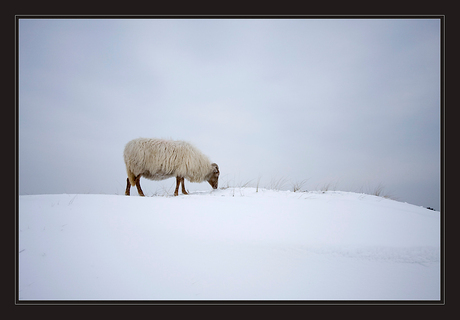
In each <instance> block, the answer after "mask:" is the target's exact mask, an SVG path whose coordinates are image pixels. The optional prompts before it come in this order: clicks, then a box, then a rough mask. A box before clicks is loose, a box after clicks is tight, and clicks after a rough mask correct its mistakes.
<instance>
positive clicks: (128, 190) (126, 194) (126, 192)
mask: <svg viewBox="0 0 460 320" xmlns="http://www.w3.org/2000/svg"><path fill="white" fill-rule="evenodd" d="M126 181H127V182H128V183H127V184H126V191H125V196H129V193H130V190H131V183H129V178H127V179H126Z"/></svg>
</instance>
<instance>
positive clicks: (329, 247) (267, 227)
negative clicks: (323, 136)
mask: <svg viewBox="0 0 460 320" xmlns="http://www.w3.org/2000/svg"><path fill="white" fill-rule="evenodd" d="M133 191H134V190H132V192H133ZM133 193H135V192H133ZM18 229H19V230H18V232H19V244H18V245H19V286H18V291H19V299H20V300H46V299H52V300H73V299H79V300H81V299H83V300H93V299H96V300H111V299H122V300H163V299H166V300H183V299H186V300H200V299H205V300H227V299H230V300H246V299H249V300H260V299H261V300H272V299H273V300H285V299H288V300H356V299H357V300H426V299H428V300H439V299H440V213H439V212H437V211H432V210H428V209H425V208H422V207H418V206H414V205H411V204H406V203H401V202H397V201H393V200H389V199H385V198H381V197H376V196H371V195H365V194H358V193H349V192H339V191H329V192H295V193H294V192H289V191H274V190H265V189H259V190H258V192H256V189H255V188H228V189H225V190H215V191H211V192H192V193H191V194H189V195H180V196H178V197H171V196H168V197H160V196H155V197H144V198H142V197H138V196H137V195H136V196H131V197H126V196H122V195H91V194H86V195H82V194H78V195H75V194H73V195H68V194H63V195H27V196H20V197H19V226H18Z"/></svg>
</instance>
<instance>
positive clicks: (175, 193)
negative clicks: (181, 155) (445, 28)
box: [174, 177, 180, 197]
mask: <svg viewBox="0 0 460 320" xmlns="http://www.w3.org/2000/svg"><path fill="white" fill-rule="evenodd" d="M179 185H180V178H179V177H176V190H175V191H174V196H175V197H177V196H178V195H179Z"/></svg>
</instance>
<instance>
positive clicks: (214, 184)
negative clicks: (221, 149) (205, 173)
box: [208, 163, 220, 189]
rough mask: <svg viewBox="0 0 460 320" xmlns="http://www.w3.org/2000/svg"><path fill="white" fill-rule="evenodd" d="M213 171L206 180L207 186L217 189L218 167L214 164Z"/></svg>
mask: <svg viewBox="0 0 460 320" xmlns="http://www.w3.org/2000/svg"><path fill="white" fill-rule="evenodd" d="M212 167H213V169H214V170H213V171H212V173H211V178H210V179H209V180H208V182H209V184H210V185H211V187H212V188H213V189H217V185H218V184H219V174H220V172H219V166H218V165H217V164H215V163H213V164H212Z"/></svg>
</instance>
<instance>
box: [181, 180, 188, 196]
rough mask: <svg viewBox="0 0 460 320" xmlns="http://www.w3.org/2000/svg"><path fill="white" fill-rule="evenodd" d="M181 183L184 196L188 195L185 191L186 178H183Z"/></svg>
mask: <svg viewBox="0 0 460 320" xmlns="http://www.w3.org/2000/svg"><path fill="white" fill-rule="evenodd" d="M181 182H182V193H183V194H188V192H187V191H185V183H184V178H181Z"/></svg>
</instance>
